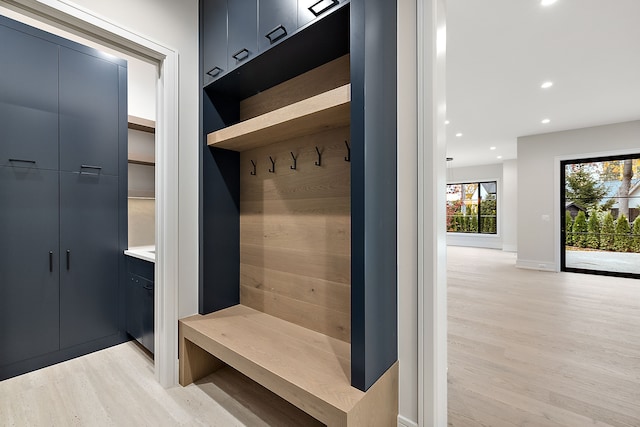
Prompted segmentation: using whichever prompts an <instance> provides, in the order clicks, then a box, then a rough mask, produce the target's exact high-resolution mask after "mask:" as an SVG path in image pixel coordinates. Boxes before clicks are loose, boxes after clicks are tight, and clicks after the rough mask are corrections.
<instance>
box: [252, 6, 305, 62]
mask: <svg viewBox="0 0 640 427" xmlns="http://www.w3.org/2000/svg"><path fill="white" fill-rule="evenodd" d="M297 7H298V0H259V12H258V47H259V49H260V51H263V50H266V49H269V47H270V46H271V45H272V44H275V43H277V42H278V41H280V40H282V39H284V38H285V37H286V36H288V35H290V34H291V33H293V32H294V31H295V30H296V29H297V24H298V11H297Z"/></svg>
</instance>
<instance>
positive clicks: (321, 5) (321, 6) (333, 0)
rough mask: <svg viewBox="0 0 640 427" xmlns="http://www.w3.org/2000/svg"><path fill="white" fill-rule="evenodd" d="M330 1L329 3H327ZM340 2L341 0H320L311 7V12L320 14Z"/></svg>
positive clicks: (316, 14)
mask: <svg viewBox="0 0 640 427" xmlns="http://www.w3.org/2000/svg"><path fill="white" fill-rule="evenodd" d="M326 3H329V4H326ZM339 4H340V1H339V0H320V1H318V2H316V3H314V4H312V5H311V6H310V7H309V10H310V11H311V13H313V14H314V15H315V16H320V15H322V14H323V13H324V12H326V11H327V10H329V9H331V8H333V7H335V6H337V5H339Z"/></svg>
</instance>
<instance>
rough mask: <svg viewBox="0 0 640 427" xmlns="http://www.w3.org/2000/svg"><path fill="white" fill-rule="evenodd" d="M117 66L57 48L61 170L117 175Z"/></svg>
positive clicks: (73, 51)
mask: <svg viewBox="0 0 640 427" xmlns="http://www.w3.org/2000/svg"><path fill="white" fill-rule="evenodd" d="M117 88H118V66H117V65H116V64H114V63H112V62H108V61H106V60H104V59H100V58H97V57H95V56H91V55H87V54H84V53H80V52H77V51H75V50H71V49H67V48H64V47H61V48H60V170H64V171H71V172H77V171H80V170H83V171H85V172H96V171H100V172H101V173H102V174H106V175H118V130H119V127H118V126H119V120H118V108H119V103H118V97H119V94H118V90H117Z"/></svg>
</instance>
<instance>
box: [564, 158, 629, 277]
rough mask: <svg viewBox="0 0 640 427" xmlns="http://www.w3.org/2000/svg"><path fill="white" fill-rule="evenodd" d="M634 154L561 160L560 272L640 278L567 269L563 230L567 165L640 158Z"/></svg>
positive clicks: (598, 271)
mask: <svg viewBox="0 0 640 427" xmlns="http://www.w3.org/2000/svg"><path fill="white" fill-rule="evenodd" d="M631 151H632V152H631V153H629V154H612V153H613V152H609V153H608V154H607V155H605V156H582V157H579V158H575V157H573V158H569V159H564V160H560V166H559V170H558V175H559V176H560V185H559V187H558V192H559V200H558V205H559V206H560V211H559V215H560V219H559V221H558V225H559V228H560V239H559V240H558V241H557V243H558V245H557V246H559V250H560V261H559V266H558V269H559V271H563V272H567V273H581V274H594V275H601V276H611V277H627V278H632V279H638V278H640V275H639V274H636V273H628V272H627V273H625V272H616V271H608V270H590V269H586V268H575V267H567V265H566V264H567V263H566V254H567V251H566V244H565V242H566V230H565V232H564V233H563V232H562V229H563V228H564V225H565V221H566V209H565V208H564V206H565V204H566V198H565V196H564V191H563V189H564V188H565V185H566V166H567V164H579V163H590V162H594V163H599V162H606V161H608V160H622V159H624V158H628V157H629V156H631V157H633V158H634V159H637V158H638V157H640V152H639V151H638V150H631Z"/></svg>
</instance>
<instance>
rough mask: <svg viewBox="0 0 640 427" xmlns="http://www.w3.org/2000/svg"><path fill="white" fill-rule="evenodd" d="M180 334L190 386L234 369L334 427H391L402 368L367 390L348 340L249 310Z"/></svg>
mask: <svg viewBox="0 0 640 427" xmlns="http://www.w3.org/2000/svg"><path fill="white" fill-rule="evenodd" d="M179 331H180V384H181V385H183V386H186V385H188V384H190V383H191V382H193V381H196V380H198V379H199V378H202V377H204V376H206V375H208V374H209V373H210V372H211V371H213V370H215V369H218V368H220V367H222V366H224V364H227V365H229V366H231V367H233V368H234V369H237V370H238V371H240V372H242V373H243V374H244V375H246V376H248V377H249V378H251V379H253V380H254V381H256V382H257V383H259V384H261V385H262V386H264V387H266V388H267V389H269V390H271V391H272V392H274V393H275V394H277V395H279V396H280V397H282V398H283V399H285V400H287V401H288V402H290V403H292V404H293V405H295V406H297V407H298V408H300V409H302V410H304V411H305V412H307V413H308V414H310V415H311V416H313V417H314V418H316V419H318V420H320V421H322V422H323V423H325V424H327V425H331V426H334V425H340V426H346V425H376V423H375V422H372V420H375V421H378V424H377V425H391V422H393V421H394V417H395V414H397V408H394V405H397V398H394V396H396V397H397V372H398V371H397V364H396V365H394V366H393V367H392V368H391V369H389V370H388V371H387V373H385V374H384V375H383V376H382V378H380V379H379V380H378V382H376V383H375V384H374V385H373V386H372V387H371V388H370V389H369V390H368V391H367V392H363V391H360V390H358V389H356V388H354V387H352V386H351V374H350V372H351V360H350V351H351V345H350V344H349V343H347V342H344V341H340V340H337V339H335V338H331V337H328V336H326V335H323V334H321V333H318V332H314V331H311V330H309V329H305V328H303V327H301V326H298V325H295V324H293V323H290V322H286V321H284V320H281V319H278V318H276V317H273V316H270V315H268V314H265V313H262V312H260V311H256V310H254V309H252V308H249V307H246V306H243V305H236V306H233V307H230V308H227V309H224V310H220V311H217V312H214V313H211V314H207V315H204V316H203V315H195V316H191V317H188V318H185V319H182V320H180V323H179ZM221 362H222V363H221ZM394 411H395V412H394ZM390 414H391V415H390ZM385 417H387V418H385ZM385 419H386V420H387V421H388V422H386V423H385V422H380V420H385Z"/></svg>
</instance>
